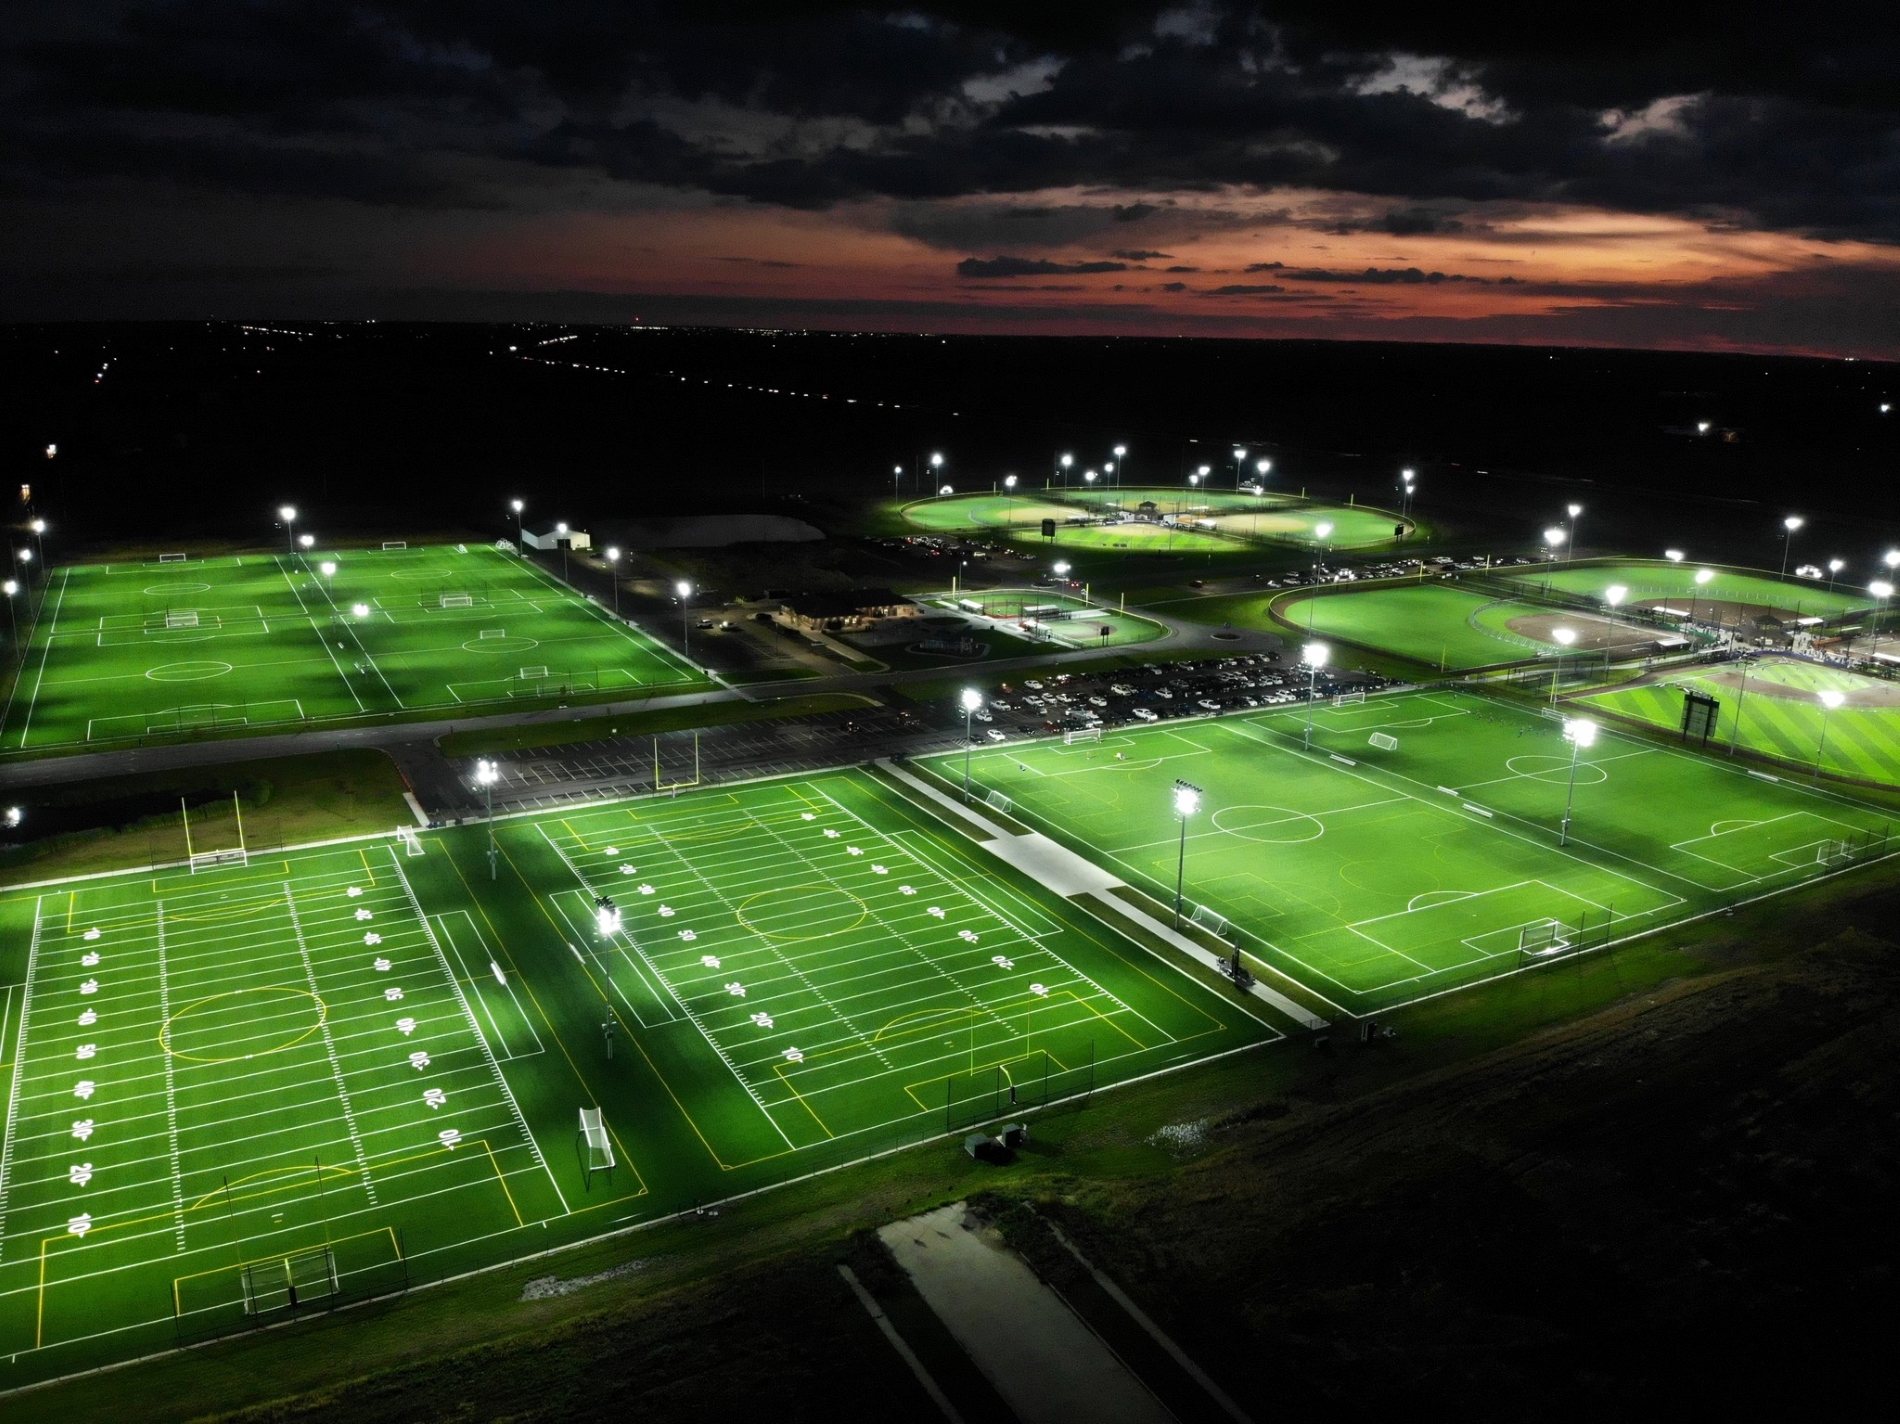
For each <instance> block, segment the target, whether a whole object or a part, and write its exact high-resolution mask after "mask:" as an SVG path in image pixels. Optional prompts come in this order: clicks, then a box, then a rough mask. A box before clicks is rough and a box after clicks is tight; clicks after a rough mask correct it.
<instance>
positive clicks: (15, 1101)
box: [0, 896, 45, 1261]
mask: <svg viewBox="0 0 1900 1424" xmlns="http://www.w3.org/2000/svg"><path fill="white" fill-rule="evenodd" d="M44 901H45V897H44V896H35V897H34V900H33V937H32V939H31V940H30V941H29V942H28V944H27V949H26V989H25V991H24V992H23V993H22V995H21V998H20V1033H19V1037H18V1038H17V1039H15V1040H14V1045H13V1086H12V1087H11V1088H9V1089H8V1090H7V1125H6V1134H5V1137H4V1139H0V1261H4V1260H5V1259H6V1249H7V1205H8V1199H7V1193H8V1190H9V1189H10V1188H11V1186H12V1184H13V1128H14V1114H15V1113H16V1112H17V1111H18V1110H19V1106H20V1079H21V1076H22V1075H23V1074H24V1073H25V1071H26V1025H27V1016H28V1015H29V1014H30V1013H31V1012H32V1009H33V980H34V977H35V974H36V971H37V970H38V968H39V962H40V907H41V906H42V904H43V903H44Z"/></svg>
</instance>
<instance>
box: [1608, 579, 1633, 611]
mask: <svg viewBox="0 0 1900 1424" xmlns="http://www.w3.org/2000/svg"><path fill="white" fill-rule="evenodd" d="M1629 596H1630V591H1629V589H1628V587H1627V586H1625V585H1623V584H1620V583H1613V584H1611V585H1610V586H1609V587H1608V588H1606V589H1604V590H1603V601H1604V602H1605V603H1607V604H1609V605H1610V607H1611V608H1616V607H1618V606H1619V605H1620V604H1621V603H1622V602H1623V600H1624V599H1626V598H1628V597H1629Z"/></svg>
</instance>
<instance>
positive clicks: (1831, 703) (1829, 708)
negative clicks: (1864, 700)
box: [1814, 687, 1847, 781]
mask: <svg viewBox="0 0 1900 1424" xmlns="http://www.w3.org/2000/svg"><path fill="white" fill-rule="evenodd" d="M1814 695H1815V696H1816V697H1818V698H1820V699H1821V740H1820V743H1819V744H1818V745H1817V746H1816V747H1815V749H1814V779H1815V780H1816V781H1819V780H1820V779H1821V758H1822V757H1824V756H1826V755H1827V724H1828V722H1829V721H1830V720H1831V719H1832V718H1833V716H1834V709H1835V708H1836V707H1839V706H1840V705H1841V704H1842V703H1843V702H1845V701H1847V694H1846V693H1844V692H1842V691H1841V690H1840V689H1839V688H1835V687H1824V688H1822V689H1821V690H1820V691H1819V692H1817V693H1815V694H1814Z"/></svg>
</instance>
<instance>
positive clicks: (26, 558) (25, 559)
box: [13, 549, 33, 564]
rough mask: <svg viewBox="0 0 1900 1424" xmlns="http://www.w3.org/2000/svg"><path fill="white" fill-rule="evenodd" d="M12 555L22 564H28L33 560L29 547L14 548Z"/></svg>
mask: <svg viewBox="0 0 1900 1424" xmlns="http://www.w3.org/2000/svg"><path fill="white" fill-rule="evenodd" d="M13 557H14V558H16V559H18V560H19V561H20V562H21V563H23V564H30V563H32V562H33V551H32V550H31V549H15V550H14V551H13Z"/></svg>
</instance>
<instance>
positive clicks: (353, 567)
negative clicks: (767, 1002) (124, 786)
mask: <svg viewBox="0 0 1900 1424" xmlns="http://www.w3.org/2000/svg"><path fill="white" fill-rule="evenodd" d="M326 560H328V561H329V562H332V563H334V565H335V569H336V572H335V573H334V574H333V575H326V574H324V573H322V572H321V569H322V566H323V564H324V562H325V561H326ZM358 610H361V611H360V612H359V611H358ZM706 685H708V684H707V681H706V679H705V677H704V676H703V674H701V673H699V672H698V671H697V670H696V669H694V668H692V667H691V666H689V665H688V664H686V663H684V662H682V661H681V660H680V659H679V658H678V657H676V656H675V655H674V654H673V653H671V652H670V651H668V650H667V649H666V648H664V647H662V646H661V645H660V644H658V643H656V642H654V641H653V640H652V639H651V638H648V637H647V636H646V635H645V634H643V633H641V632H640V631H639V630H637V629H635V628H633V627H631V626H629V625H627V624H624V623H620V622H618V621H616V620H614V619H612V618H611V617H609V616H608V615H607V614H606V613H605V612H604V611H603V610H601V609H599V608H598V607H596V606H595V605H594V604H593V603H592V602H591V601H589V600H587V599H585V598H583V597H582V596H581V595H579V594H577V593H575V592H574V591H573V590H571V589H569V588H566V587H564V586H562V585H561V584H559V583H557V582H555V581H554V580H553V579H551V578H549V577H548V576H547V575H545V574H543V573H542V572H541V571H540V570H539V569H537V568H535V567H534V566H533V565H532V564H530V563H528V562H526V561H524V560H522V559H519V558H516V557H515V556H514V555H513V554H509V553H503V552H501V551H500V550H498V549H496V548H494V547H493V546H487V545H466V546H464V545H444V546H438V547H433V548H426V549H403V550H348V551H342V552H339V553H336V554H334V555H310V556H305V555H298V556H296V557H295V558H292V557H290V556H289V555H270V556H266V555H256V554H249V555H242V556H233V557H230V558H220V559H210V560H203V559H199V560H192V561H190V562H184V563H176V562H167V563H162V564H161V563H140V564H101V565H85V566H74V567H69V568H64V569H61V570H59V572H58V575H57V577H56V579H55V581H54V583H53V585H52V586H51V588H49V590H48V591H47V595H46V607H45V611H44V612H43V614H42V616H41V618H40V623H39V627H38V628H37V630H36V631H35V633H34V638H33V642H32V644H31V646H30V647H29V648H28V649H27V656H26V662H25V665H24V668H23V670H22V674H21V676H20V678H19V679H18V682H17V685H16V687H15V690H14V694H13V697H12V699H11V701H10V703H9V705H8V708H7V711H6V715H5V718H4V721H0V749H4V750H7V751H18V750H26V751H50V750H59V749H65V748H72V747H78V746H87V745H99V744H107V745H110V744H114V743H125V742H138V741H144V740H147V739H152V738H171V737H178V736H190V735H201V734H205V733H230V732H258V731H276V730H284V729H288V728H292V727H297V726H303V725H307V724H309V723H312V722H320V721H342V720H364V719H384V718H390V717H400V716H404V715H412V714H416V713H425V712H435V713H445V712H447V713H452V712H456V711H459V710H461V709H463V708H475V707H480V708H493V707H495V706H497V705H509V704H513V705H530V706H532V705H545V704H547V703H550V702H556V701H568V700H572V699H575V698H587V697H606V696H620V697H625V696H628V695H631V694H637V693H640V692H643V691H655V690H668V691H671V690H683V689H687V688H695V687H703V686H706Z"/></svg>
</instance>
